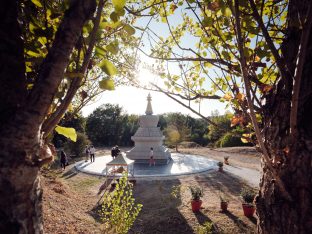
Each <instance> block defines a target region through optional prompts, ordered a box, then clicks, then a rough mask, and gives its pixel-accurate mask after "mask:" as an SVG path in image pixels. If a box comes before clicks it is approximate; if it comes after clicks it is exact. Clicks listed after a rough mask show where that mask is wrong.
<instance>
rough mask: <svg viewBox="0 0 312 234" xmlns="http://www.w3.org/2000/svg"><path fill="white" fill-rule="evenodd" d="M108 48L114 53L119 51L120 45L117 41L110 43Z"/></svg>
mask: <svg viewBox="0 0 312 234" xmlns="http://www.w3.org/2000/svg"><path fill="white" fill-rule="evenodd" d="M106 49H107V50H108V51H109V52H111V53H112V54H117V53H118V45H116V44H115V43H110V44H109V45H107V46H106Z"/></svg>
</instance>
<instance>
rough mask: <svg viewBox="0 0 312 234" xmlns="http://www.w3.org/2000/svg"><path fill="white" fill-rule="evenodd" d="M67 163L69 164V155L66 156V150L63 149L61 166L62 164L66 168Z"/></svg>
mask: <svg viewBox="0 0 312 234" xmlns="http://www.w3.org/2000/svg"><path fill="white" fill-rule="evenodd" d="M66 164H67V156H66V154H65V152H64V150H62V151H61V166H62V169H63V170H65V167H66Z"/></svg>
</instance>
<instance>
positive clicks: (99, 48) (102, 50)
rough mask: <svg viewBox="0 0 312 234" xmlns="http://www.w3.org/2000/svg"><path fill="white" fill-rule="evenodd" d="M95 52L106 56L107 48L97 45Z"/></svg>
mask: <svg viewBox="0 0 312 234" xmlns="http://www.w3.org/2000/svg"><path fill="white" fill-rule="evenodd" d="M95 54H96V55H98V56H101V57H104V56H105V55H106V50H104V49H103V48H101V47H99V46H96V47H95Z"/></svg>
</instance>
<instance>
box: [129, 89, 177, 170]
mask: <svg viewBox="0 0 312 234" xmlns="http://www.w3.org/2000/svg"><path fill="white" fill-rule="evenodd" d="M151 100H152V97H151V95H150V94H148V96H147V107H146V111H145V115H141V116H140V122H139V124H140V127H139V129H138V130H137V131H136V133H135V134H134V136H132V137H131V140H132V141H134V148H132V149H131V150H129V151H128V152H127V157H128V158H129V159H132V160H135V162H136V163H148V162H149V158H150V156H149V154H150V150H151V148H153V151H154V159H155V160H156V164H167V163H168V162H169V161H170V159H171V154H170V152H169V149H167V148H165V147H164V146H163V140H164V139H165V137H164V136H163V134H162V132H161V131H160V128H159V127H157V124H158V121H159V116H158V115H153V109H152V104H151Z"/></svg>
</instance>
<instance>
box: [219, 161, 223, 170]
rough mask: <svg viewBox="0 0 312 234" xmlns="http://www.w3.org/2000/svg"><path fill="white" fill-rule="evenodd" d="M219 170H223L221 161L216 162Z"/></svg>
mask: <svg viewBox="0 0 312 234" xmlns="http://www.w3.org/2000/svg"><path fill="white" fill-rule="evenodd" d="M218 166H219V171H223V162H218Z"/></svg>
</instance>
